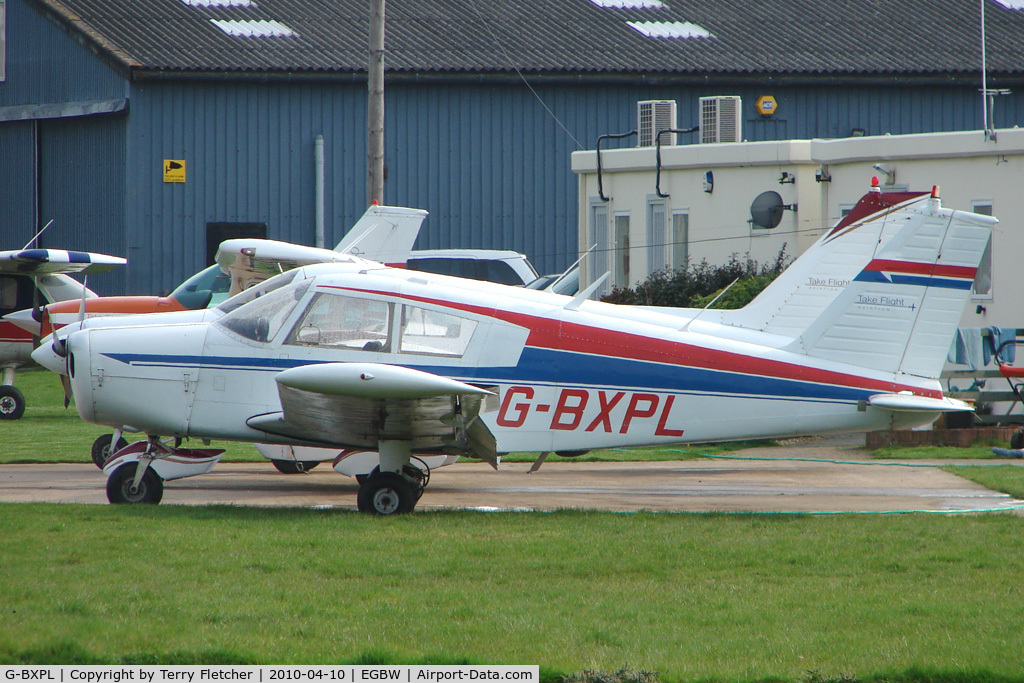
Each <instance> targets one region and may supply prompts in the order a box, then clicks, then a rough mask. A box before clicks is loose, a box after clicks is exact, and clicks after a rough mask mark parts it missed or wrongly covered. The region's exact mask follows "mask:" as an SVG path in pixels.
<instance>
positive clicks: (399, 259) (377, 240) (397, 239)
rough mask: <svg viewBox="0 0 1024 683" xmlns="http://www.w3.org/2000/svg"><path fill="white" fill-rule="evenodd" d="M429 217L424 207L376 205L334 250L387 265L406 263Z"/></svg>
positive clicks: (367, 211) (357, 222) (368, 210)
mask: <svg viewBox="0 0 1024 683" xmlns="http://www.w3.org/2000/svg"><path fill="white" fill-rule="evenodd" d="M426 217H427V212H426V211H424V210H423V209H406V208H403V207H399V206H380V205H378V204H373V205H371V206H370V208H368V209H367V210H366V213H365V214H363V217H362V218H360V219H359V220H358V221H356V224H355V225H354V226H352V229H351V230H349V231H348V233H346V234H345V237H344V238H342V240H341V241H340V242H338V246H336V247H335V248H334V251H337V252H340V253H343V254H353V255H355V256H362V257H363V258H368V259H370V260H371V261H379V262H380V263H387V264H388V265H397V264H404V263H405V261H406V259H407V258H408V257H409V252H410V251H411V250H412V245H413V243H414V242H415V241H416V236H417V235H419V232H420V226H421V225H422V224H423V220H424V219H425V218H426Z"/></svg>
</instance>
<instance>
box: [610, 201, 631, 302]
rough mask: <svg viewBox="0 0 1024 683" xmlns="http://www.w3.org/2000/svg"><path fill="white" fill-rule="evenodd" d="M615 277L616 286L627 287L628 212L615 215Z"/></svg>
mask: <svg viewBox="0 0 1024 683" xmlns="http://www.w3.org/2000/svg"><path fill="white" fill-rule="evenodd" d="M614 249H615V252H614V258H615V272H614V273H613V276H614V278H615V281H614V285H615V286H616V287H629V214H628V213H627V214H621V215H618V216H616V217H615V245H614Z"/></svg>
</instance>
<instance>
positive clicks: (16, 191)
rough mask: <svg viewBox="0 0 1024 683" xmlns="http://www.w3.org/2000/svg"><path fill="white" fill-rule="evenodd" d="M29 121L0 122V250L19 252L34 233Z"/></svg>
mask: <svg viewBox="0 0 1024 683" xmlns="http://www.w3.org/2000/svg"><path fill="white" fill-rule="evenodd" d="M34 125H35V123H34V122H32V121H11V122H7V123H0V207H3V210H2V211H0V249H20V248H21V247H22V246H24V244H25V243H26V242H28V241H29V240H30V239H32V236H33V235H34V234H35V233H36V231H37V229H38V228H37V227H36V224H35V215H36V200H35V197H36V190H35V181H34V177H35V176H34V173H33V168H34V167H35V154H36V145H35V135H34V133H33V126H34Z"/></svg>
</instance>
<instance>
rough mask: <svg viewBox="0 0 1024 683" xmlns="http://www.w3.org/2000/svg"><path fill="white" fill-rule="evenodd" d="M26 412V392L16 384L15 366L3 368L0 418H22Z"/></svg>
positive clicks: (0, 386)
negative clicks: (22, 391)
mask: <svg viewBox="0 0 1024 683" xmlns="http://www.w3.org/2000/svg"><path fill="white" fill-rule="evenodd" d="M24 414H25V394H23V393H21V390H20V389H18V388H16V387H15V386H14V368H13V367H10V366H8V367H5V368H3V380H2V382H0V420H20V419H21V416H22V415H24Z"/></svg>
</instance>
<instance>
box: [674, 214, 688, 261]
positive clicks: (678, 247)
mask: <svg viewBox="0 0 1024 683" xmlns="http://www.w3.org/2000/svg"><path fill="white" fill-rule="evenodd" d="M689 259H690V214H689V213H687V212H685V211H676V212H673V214H672V267H673V268H675V269H676V270H681V269H683V268H686V263H687V261H688V260H689Z"/></svg>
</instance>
